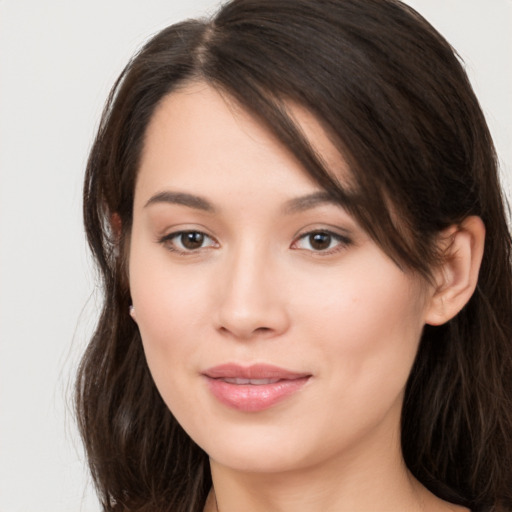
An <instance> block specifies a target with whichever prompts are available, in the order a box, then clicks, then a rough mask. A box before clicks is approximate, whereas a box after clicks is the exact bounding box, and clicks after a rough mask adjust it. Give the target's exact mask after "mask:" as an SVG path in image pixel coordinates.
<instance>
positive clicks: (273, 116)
mask: <svg viewBox="0 0 512 512" xmlns="http://www.w3.org/2000/svg"><path fill="white" fill-rule="evenodd" d="M191 81H203V82H206V83H208V84H210V85H211V86H213V87H216V88H217V89H219V90H221V91H222V92H223V93H225V94H228V95H230V96H231V97H232V98H234V99H235V100H236V101H238V102H239V103H240V104H241V105H242V106H243V107H244V108H245V109H247V110H248V111H250V112H251V113H252V114H253V115H254V116H256V117H258V118H259V119H260V120H261V121H262V122H263V123H265V125H267V126H268V127H269V129H270V130H271V131H272V132H273V133H274V135H275V136H276V137H277V139H278V140H280V141H281V142H282V143H283V144H284V145H285V146H286V147H287V148H288V149H289V150H290V151H291V152H292V153H293V154H294V155H295V157H296V158H297V160H298V161H299V162H300V163H301V164H302V166H303V167H304V170H305V172H308V173H310V174H311V175H312V176H313V177H314V178H315V179H316V180H317V181H318V183H319V184H320V185H321V186H323V187H324V188H325V189H326V190H327V191H329V192H330V193H331V194H332V195H333V196H334V197H335V198H336V197H338V198H341V196H342V194H343V191H342V190H341V188H339V187H338V184H337V183H336V180H335V179H334V178H333V177H332V176H331V174H330V173H329V172H328V171H327V170H326V169H325V168H324V166H323V164H322V159H321V155H317V154H315V152H314V151H313V150H312V148H311V147H310V145H309V144H308V141H307V139H306V138H305V137H304V136H303V134H302V133H301V131H300V129H299V128H298V126H297V125H296V123H295V122H294V120H293V118H292V117H291V116H290V115H289V114H288V112H287V108H286V106H287V105H289V104H290V102H293V103H294V104H299V105H301V106H303V107H305V108H306V109H308V110H309V111H310V112H311V113H313V114H314V115H315V116H316V118H317V119H318V120H319V121H320V122H321V123H322V124H323V126H324V127H325V129H326V130H327V132H328V133H329V134H330V136H331V138H332V140H333V142H334V143H335V144H336V145H337V147H338V148H339V151H340V153H341V154H342V155H343V157H344V159H345V160H346V161H347V162H348V163H349V165H350V168H351V171H352V176H351V177H352V181H353V184H352V185H353V187H354V188H355V189H356V190H357V192H358V197H360V198H361V199H360V200H359V201H357V202H354V203H352V204H350V206H349V208H350V210H351V213H352V214H353V215H354V216H355V217H356V218H357V219H358V221H359V222H360V223H361V224H362V225H363V227H364V228H365V229H366V230H367V231H368V233H369V234H370V235H371V236H372V237H373V238H374V240H375V241H376V242H377V243H378V244H379V245H380V246H381V247H382V249H383V250H384V251H385V252H386V253H387V254H388V255H389V256H390V257H391V258H392V259H393V260H394V261H395V262H396V264H397V265H399V266H401V267H402V268H404V269H406V270H411V271H415V272H418V273H419V274H421V275H423V276H424V277H425V278H428V277H429V275H430V271H431V269H432V268H433V266H434V265H435V264H436V263H438V261H439V254H437V251H436V245H435V243H434V240H435V238H436V235H437V234H438V233H439V231H440V230H442V229H444V228H446V227H448V226H450V225H453V224H458V223H460V222H461V221H462V220H463V219H464V218H465V217H467V216H468V215H478V216H480V217H481V218H482V219H483V221H484V223H485V225H486V229H487V235H486V248H485V254H484V258H483V262H482V267H481V271H480V275H479V280H478V286H477V290H476V292H475V294H474V296H473V297H472V298H471V300H470V302H469V303H468V304H467V306H466V307H465V308H464V309H463V310H462V311H461V313H460V314H459V315H457V316H456V317H455V318H454V319H453V320H451V321H450V322H448V323H447V324H445V325H443V326H440V327H429V326H427V327H426V328H425V330H424V334H423V337H422V340H421V343H420V348H419V352H418V355H417V358H416V361H415V364H414V367H413V369H412V373H411V376H410V378H409V381H408V384H407V389H406V394H405V400H404V405H403V413H402V449H403V455H404V458H405V461H406V463H407V465H408V467H409V469H410V470H411V471H412V473H413V474H414V475H415V476H416V477H417V478H418V479H419V480H420V481H421V482H422V483H423V484H424V485H425V486H426V487H428V488H429V489H431V490H432V491H433V492H434V493H435V494H437V495H438V496H440V497H441V498H444V499H446V500H448V501H452V502H454V503H458V504H461V505H465V506H468V507H470V508H472V509H475V510H476V509H484V508H486V509H489V510H507V509H509V508H510V509H512V307H511V306H512V275H511V259H510V255H511V238H510V233H509V230H508V227H507V220H506V215H505V210H504V206H503V199H502V196H501V191H500V186H499V180H498V175H497V168H496V167H497V165H496V156H495V153H494V149H493V144H492V140H491V137H490V134H489V131H488V128H487V125H486V122H485V119H484V116H483V114H482V112H481V109H480V107H479V105H478V101H477V99H476V97H475V95H474V93H473V91H472V89H471V86H470V84H469V82H468V79H467V76H466V74H465V72H464V69H463V67H462V66H461V64H460V62H459V60H458V58H457V56H456V54H454V51H453V49H452V48H451V47H450V45H449V44H448V43H447V42H446V41H445V40H444V39H443V38H442V37H441V36H440V35H439V34H438V33H437V32H436V31H435V30H434V29H433V28H432V27H431V26H430V25H429V24H428V23H427V22H426V21H425V20H424V19H423V18H421V16H419V15H418V14H417V13H416V12H415V11H413V10H412V9H411V8H409V7H407V6H405V5H403V4H402V3H400V2H398V1H395V0H279V1H278V2H276V1H274V0H234V1H232V2H230V3H227V4H226V5H225V6H224V7H223V8H222V9H221V10H220V11H219V12H218V13H217V14H216V16H215V17H214V18H212V19H208V20H204V21H194V20H191V21H186V22H183V23H179V24H176V25H173V26H171V27H168V28H166V29H165V30H163V31H162V32H160V33H159V34H157V35H156V36H155V37H154V38H153V39H151V40H150V41H149V42H148V43H147V44H146V45H145V46H144V47H143V48H142V50H141V51H140V52H139V53H138V54H137V55H136V56H135V57H134V58H133V59H132V61H131V62H130V63H129V64H128V66H127V67H126V68H125V70H124V71H123V73H122V74H121V76H120V78H119V79H118V81H117V83H116V84H115V86H114V88H113V90H112V92H111V95H110V97H109V100H108V103H107V105H106V108H105V110H104V113H103V117H102V120H101V124H100V127H99V130H98V134H97V137H96V140H95V142H94V145H93V147H92V150H91V154H90V158H89V162H88V166H87V173H86V178H85V189H84V217H85V227H86V231H87V237H88V241H89V245H90V247H91V250H92V252H93V255H94V257H95V259H96V262H97V265H98V268H99V271H100V275H101V278H102V286H103V290H104V303H103V309H102V312H101V316H100V318H99V321H98V325H97V328H96V331H95V333H94V335H93V337H92V340H91V342H90V344H89V346H88V348H87V351H86V353H85V355H84V357H83V360H82V364H81V367H80V370H79V374H78V379H77V385H76V404H77V406H76V407H77V415H78V421H79V426H80V429H81V433H82V436H83V439H84V443H85V446H86V450H87V456H88V460H89V464H90V468H91V471H92V474H93V477H94V481H95V483H96V486H97V489H98V493H99V496H100V499H101V502H102V505H103V509H104V510H105V511H112V510H116V511H117V510H121V511H123V510H126V511H128V510H139V511H143V510H148V511H149V510H151V511H154V512H157V511H158V512H161V511H171V510H172V511H173V512H185V511H186V512H192V511H194V512H198V511H201V510H202V507H203V506H204V502H205V499H206V495H207V492H208V489H209V487H210V486H211V476H210V472H209V465H208V457H207V455H206V454H205V453H204V452H203V451H202V450H201V449H200V448H199V447H198V446H197V445H196V444H195V443H194V442H193V441H192V440H191V439H190V438H189V436H188V435H187V434H186V433H185V432H184V431H183V430H182V428H181V427H180V425H179V424H178V423H177V421H176V420H175V419H174V417H173V415H172V413H171V412H170V411H169V410H168V409H167V407H166V405H165V404H164V403H163V401H162V399H161V398H160V396H159V394H158V392H157V390H156V388H155V385H154V383H153V380H152V378H151V375H150V372H149V370H148V367H147V364H146V361H145V358H144V353H143V349H142V344H141V340H140V335H139V332H138V330H137V327H136V325H135V324H134V323H133V322H132V321H131V319H130V317H129V315H128V308H129V305H130V288H129V282H128V279H127V272H126V258H125V255H126V253H127V246H128V244H129V237H130V228H131V220H132V206H133V196H134V186H135V178H136V174H137V169H138V163H139V158H140V154H141V148H142V145H143V140H144V134H145V130H146V127H147V126H148V123H149V120H150V119H151V116H152V114H153V112H154V111H155V108H156V106H157V105H158V104H159V102H160V101H161V100H162V98H163V97H164V96H166V95H167V94H169V93H171V92H172V91H173V90H175V89H176V88H178V87H181V86H182V85H185V84H187V83H190V82H191ZM200 143H201V142H200V141H198V144H200ZM345 199H346V198H345ZM113 225H118V226H119V225H120V226H121V228H120V231H119V230H117V229H113V228H112V226H113ZM191 406H193V405H191Z"/></svg>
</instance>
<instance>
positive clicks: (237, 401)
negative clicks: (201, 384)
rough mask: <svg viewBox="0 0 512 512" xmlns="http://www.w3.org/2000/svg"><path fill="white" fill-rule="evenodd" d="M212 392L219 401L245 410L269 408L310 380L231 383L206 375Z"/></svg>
mask: <svg viewBox="0 0 512 512" xmlns="http://www.w3.org/2000/svg"><path fill="white" fill-rule="evenodd" d="M206 379H207V382H208V386H209V388H210V391H211V392H212V394H213V395H214V396H215V398H217V400H219V402H221V403H223V404H224V405H227V406H229V407H231V408H233V409H238V410H239V411H244V412H258V411H264V410H265V409H269V408H270V407H272V406H274V405H276V404H277V403H279V402H281V401H282V400H284V399H285V398H288V397H290V396H291V395H293V394H294V393H296V392H297V391H299V390H300V389H301V388H302V387H303V386H304V385H305V384H306V382H307V381H308V380H309V376H308V377H301V378H299V379H283V380H280V381H278V382H275V383H273V384H262V385H254V384H230V383H228V382H225V381H223V380H221V379H212V378H209V377H206Z"/></svg>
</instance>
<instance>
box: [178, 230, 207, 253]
mask: <svg viewBox="0 0 512 512" xmlns="http://www.w3.org/2000/svg"><path fill="white" fill-rule="evenodd" d="M204 239H205V236H204V233H200V232H199V231H185V232H184V233H181V235H180V242H181V245H182V246H183V247H184V248H185V249H188V250H190V251H192V250H194V249H199V248H200V247H202V246H203V244H204Z"/></svg>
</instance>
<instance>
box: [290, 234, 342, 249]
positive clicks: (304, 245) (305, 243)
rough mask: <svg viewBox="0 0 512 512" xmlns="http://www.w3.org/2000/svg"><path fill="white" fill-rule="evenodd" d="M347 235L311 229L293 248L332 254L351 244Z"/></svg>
mask: <svg viewBox="0 0 512 512" xmlns="http://www.w3.org/2000/svg"><path fill="white" fill-rule="evenodd" d="M351 243H352V242H351V240H350V239H349V238H347V237H346V236H343V235H340V234H338V233H334V232H331V231H311V232H309V233H304V234H303V235H302V236H301V237H300V238H299V239H298V240H296V241H295V242H294V243H293V245H292V248H293V249H302V250H306V251H311V252H313V253H324V254H331V253H333V252H337V251H339V250H342V249H343V248H345V247H347V246H349V245H350V244H351Z"/></svg>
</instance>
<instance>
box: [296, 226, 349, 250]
mask: <svg viewBox="0 0 512 512" xmlns="http://www.w3.org/2000/svg"><path fill="white" fill-rule="evenodd" d="M315 234H325V235H328V236H331V237H332V238H333V239H334V240H336V241H337V242H338V243H337V244H336V246H335V247H333V248H327V249H324V250H322V249H319V250H315V249H313V248H312V249H305V248H300V247H294V246H296V245H297V244H298V242H299V241H300V240H304V239H306V238H307V237H309V236H312V235H315ZM353 243H354V242H353V240H352V237H351V236H349V234H348V233H345V234H342V233H340V232H339V231H337V230H335V229H333V228H322V227H317V228H310V229H308V230H307V231H303V232H301V233H299V234H298V235H297V236H295V238H294V240H293V242H292V245H291V248H292V249H296V250H302V251H308V252H310V253H312V254H314V255H315V256H316V255H318V256H328V255H331V254H334V253H337V252H339V251H342V250H343V249H345V248H347V247H348V246H350V245H353Z"/></svg>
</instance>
